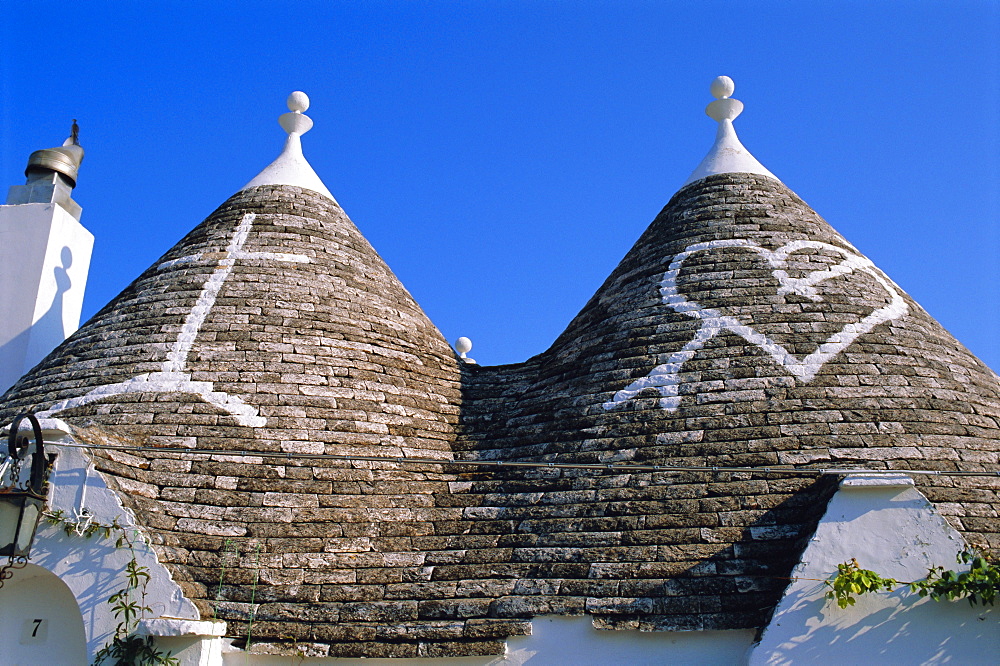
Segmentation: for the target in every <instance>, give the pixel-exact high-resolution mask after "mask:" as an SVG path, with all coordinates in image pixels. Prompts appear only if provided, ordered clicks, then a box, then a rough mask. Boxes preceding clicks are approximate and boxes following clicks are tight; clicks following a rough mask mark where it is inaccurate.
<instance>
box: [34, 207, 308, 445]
mask: <svg viewBox="0 0 1000 666" xmlns="http://www.w3.org/2000/svg"><path fill="white" fill-rule="evenodd" d="M255 217H256V216H255V215H254V214H253V213H247V214H246V215H244V216H243V219H241V220H240V223H239V224H238V225H237V227H236V231H235V233H234V234H233V237H232V239H230V241H229V245H228V246H227V247H226V250H225V251H224V252H222V253H220V255H221V258H220V259H219V263H218V266H217V267H216V268H215V270H214V271H213V272H212V275H211V276H209V278H208V281H207V282H206V283H205V285H204V287H202V290H201V294H199V296H198V300H197V302H196V303H195V305H194V307H192V308H191V311H190V312H189V313H188V315H187V317H186V318H185V319H184V324H183V325H182V326H181V330H180V333H179V334H178V336H177V340H176V342H174V344H173V345H172V346H171V348H170V351H168V352H167V358H166V360H165V361H163V363H162V365H161V367H160V372H150V373H146V374H142V375H137V376H135V377H132V378H131V379H127V380H125V381H123V382H117V383H115V384H105V385H103V386H98V387H97V388H95V389H93V390H91V391H90V392H89V393H86V394H85V395H82V396H79V397H76V398H68V399H66V400H62V401H60V402H57V403H56V404H54V405H52V406H51V407H50V408H49V409H47V410H45V411H43V412H39V413H38V414H37V416H38V417H39V418H47V417H50V416H52V415H54V414H56V413H57V412H61V411H64V410H67V409H72V408H73V407H79V406H81V405H86V404H88V403H91V402H95V401H97V400H102V399H104V398H108V397H111V396H115V395H122V394H125V393H192V394H195V395H198V396H201V398H202V399H204V400H205V402H208V403H210V404H212V405H215V406H216V407H219V408H220V409H223V410H225V411H226V412H228V413H229V414H231V415H232V416H233V417H234V418H235V419H236V422H237V423H239V424H240V425H244V426H263V425H265V424H266V423H267V419H266V418H264V417H263V416H260V414H258V412H257V409H256V408H255V407H253V406H252V405H248V404H246V403H245V402H243V400H242V399H240V398H239V397H237V396H234V395H229V394H228V393H224V392H222V391H215V390H213V389H214V386H213V384H212V382H205V381H198V382H196V381H192V379H191V375H190V374H189V373H188V372H187V362H188V356H189V355H190V353H191V348H192V346H193V345H194V341H195V338H197V337H198V333H199V331H201V327H202V325H203V324H204V323H205V319H206V318H207V317H208V313H209V312H211V310H212V306H213V305H215V300H216V298H217V297H218V295H219V292H220V291H221V290H222V285H223V283H225V281H226V278H228V277H229V274H230V273H232V271H233V267H234V266H235V265H236V261H237V260H238V259H270V260H272V261H287V262H293V263H309V262H310V261H311V260H310V259H309V257H307V256H305V255H302V254H285V253H280V252H247V251H245V250H243V245H244V244H245V243H246V240H247V236H249V234H250V229H251V227H252V225H253V221H254V219H255ZM209 258H214V256H213V255H211V254H210V255H203V254H200V253H199V254H193V255H189V256H186V257H181V258H180V259H173V260H171V261H165V262H163V263H162V264H160V265H159V266H157V267H156V268H157V270H161V271H162V270H166V269H168V268H171V267H173V266H176V265H178V264H186V263H193V262H197V261H201V260H202V259H209Z"/></svg>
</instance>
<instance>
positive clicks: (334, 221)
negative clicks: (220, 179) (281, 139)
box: [5, 185, 459, 456]
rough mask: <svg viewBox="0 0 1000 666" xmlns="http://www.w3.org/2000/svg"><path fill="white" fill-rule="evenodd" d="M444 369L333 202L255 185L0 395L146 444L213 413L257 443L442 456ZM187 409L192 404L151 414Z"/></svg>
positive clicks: (434, 340) (447, 400)
mask: <svg viewBox="0 0 1000 666" xmlns="http://www.w3.org/2000/svg"><path fill="white" fill-rule="evenodd" d="M458 377H459V371H458V362H457V360H456V359H455V355H454V353H453V352H452V351H451V348H450V347H449V346H448V344H447V342H446V341H445V340H444V338H443V337H442V336H441V334H440V333H439V332H438V330H437V329H436V328H435V327H434V325H433V324H431V323H430V321H429V320H428V319H427V318H426V316H425V315H424V313H423V312H422V311H421V310H420V308H419V306H417V304H416V303H415V302H414V301H413V298H412V297H411V296H410V294H409V293H408V292H407V291H406V290H405V289H404V288H403V286H402V285H401V284H400V283H399V281H398V280H397V279H396V277H395V276H394V275H393V274H392V272H391V271H390V270H389V268H388V267H387V266H386V265H385V264H384V262H383V261H382V260H381V258H380V257H379V256H378V254H377V253H376V252H375V251H374V250H373V249H372V248H371V246H370V245H369V244H368V242H367V241H366V240H365V239H364V238H363V237H362V235H361V233H360V232H359V231H358V230H357V228H356V227H355V226H354V225H353V223H351V221H350V220H349V219H348V218H347V216H346V215H345V214H344V213H343V211H342V210H341V209H340V207H339V206H338V205H337V204H336V203H335V202H334V201H332V200H330V199H329V198H327V197H324V196H321V195H318V194H316V193H314V192H311V191H310V190H304V189H301V188H296V187H291V186H287V185H265V186H260V187H254V188H250V189H248V190H244V191H241V192H239V193H237V194H236V195H234V196H233V197H231V198H230V199H229V200H228V201H226V202H225V203H224V204H223V205H222V206H220V207H219V209H218V210H216V211H215V212H214V213H213V214H212V215H211V216H209V217H208V219H206V220H205V221H204V222H202V223H201V224H200V225H198V226H197V227H196V228H195V229H194V230H193V231H192V232H191V233H190V234H188V235H187V236H186V237H185V238H184V239H183V240H181V241H180V242H179V243H177V244H176V245H175V246H174V247H173V248H172V249H171V250H170V251H169V252H167V253H166V254H165V255H164V256H163V257H161V258H160V259H159V260H158V261H157V262H156V263H155V264H154V265H153V266H151V267H150V268H149V269H148V270H147V271H146V272H144V273H143V274H142V275H141V276H140V277H139V278H138V279H136V280H135V282H133V283H132V284H131V285H130V286H129V287H128V288H127V289H126V290H125V291H124V292H122V293H121V294H120V295H119V296H118V297H117V298H115V299H114V300H113V301H112V302H111V303H109V304H108V305H107V306H106V307H105V308H104V309H102V310H101V311H100V312H99V313H97V314H96V315H95V316H94V317H93V318H92V319H91V320H90V321H89V322H87V323H86V324H85V325H84V326H82V327H81V328H80V330H79V331H78V332H77V333H75V334H74V335H73V336H72V337H71V338H69V339H68V340H67V341H66V342H65V343H63V344H62V345H61V346H60V347H59V348H58V349H57V350H56V351H54V352H53V353H52V354H51V355H50V356H49V357H47V358H46V359H45V361H43V362H42V363H41V364H40V365H39V366H38V367H36V368H35V369H33V370H32V372H30V373H29V374H27V375H26V376H25V377H23V378H22V379H21V380H20V381H19V382H18V383H17V384H16V385H15V386H14V387H13V388H12V389H11V390H10V391H9V392H8V394H7V395H6V397H5V405H6V409H7V410H8V411H9V410H13V409H34V410H37V411H38V412H39V413H40V415H41V416H43V417H44V416H49V415H52V416H58V417H60V418H63V417H65V418H74V417H77V418H79V417H91V418H95V419H97V420H98V421H99V422H100V423H102V424H104V425H115V426H122V427H123V429H124V431H125V432H127V433H129V434H130V435H132V436H141V437H144V438H146V439H148V440H149V441H151V442H153V443H157V444H179V443H180V444H183V443H190V444H196V443H197V440H198V438H199V437H201V436H207V437H213V438H216V437H218V436H219V430H218V427H220V426H221V427H224V428H226V430H227V432H226V436H227V438H229V439H230V440H231V443H232V438H237V439H246V440H247V441H248V442H251V441H252V442H260V444H257V445H254V446H252V447H251V448H261V449H262V450H270V451H289V452H295V451H298V450H299V449H302V448H303V447H305V448H307V449H309V450H310V451H311V452H317V451H320V450H321V449H322V442H317V440H316V437H315V435H314V432H317V431H326V432H330V433H338V435H337V437H336V441H337V442H338V444H340V445H350V446H353V447H354V448H355V450H357V451H359V452H360V451H371V450H372V449H371V448H370V447H375V448H376V449H377V450H378V451H379V452H381V453H383V454H391V453H393V452H395V453H396V454H397V455H399V454H401V453H402V452H403V451H407V452H411V453H413V452H419V453H420V454H421V455H431V456H447V455H448V453H447V452H448V449H449V445H448V440H449V439H450V437H451V436H452V429H453V426H452V424H453V423H454V421H455V419H456V415H457V411H458V406H457V400H458V381H459V379H458ZM192 412H193V413H198V414H202V415H203V416H201V417H200V419H193V418H188V419H186V422H185V423H183V424H182V423H176V424H174V425H173V426H171V425H168V424H167V423H166V421H167V416H166V415H177V414H185V413H192ZM173 420H176V419H173ZM198 420H200V425H201V426H204V428H203V429H199V428H198V427H196V424H195V423H194V421H198ZM296 433H298V434H296ZM320 452H321V451H320Z"/></svg>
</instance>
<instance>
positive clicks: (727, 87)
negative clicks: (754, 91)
mask: <svg viewBox="0 0 1000 666" xmlns="http://www.w3.org/2000/svg"><path fill="white" fill-rule="evenodd" d="M709 90H711V92H712V97H714V98H715V99H725V98H727V97H732V95H733V92H735V91H736V84H735V83H733V80H732V79H731V78H729V77H728V76H717V77H715V80H714V81H712V85H711V87H710V88H709Z"/></svg>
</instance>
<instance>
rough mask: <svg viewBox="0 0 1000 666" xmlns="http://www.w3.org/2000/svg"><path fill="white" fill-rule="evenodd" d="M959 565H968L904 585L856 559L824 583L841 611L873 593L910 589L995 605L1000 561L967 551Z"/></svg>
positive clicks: (933, 596) (931, 572) (938, 570)
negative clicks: (962, 569)
mask: <svg viewBox="0 0 1000 666" xmlns="http://www.w3.org/2000/svg"><path fill="white" fill-rule="evenodd" d="M957 559H958V562H959V563H960V564H966V565H968V566H969V570H968V571H964V572H961V573H960V572H957V571H953V570H946V569H945V568H944V567H940V566H938V567H931V568H930V569H929V570H928V571H927V576H926V577H925V578H922V579H920V580H915V581H910V582H903V581H899V580H896V579H895V578H885V577H883V576H881V575H879V574H877V573H875V572H874V571H872V570H870V569H862V568H861V565H859V564H858V561H857V560H856V559H851V561H850V562H844V563H843V564H838V565H837V575H836V576H834V577H833V578H832V579H830V580H828V581H825V584H826V586H827V587H828V588H830V589H829V591H827V593H826V598H827V599H835V600H836V601H837V605H838V606H840V607H841V608H847V607H848V606H853V605H854V604H855V602H856V601H857V599H856V596H857V595H861V594H869V593H871V592H879V591H885V592H891V591H893V590H895V589H898V588H901V587H904V588H908V589H909V592H910V593H911V594H917V595H919V596H921V597H928V596H929V597H930V598H931V599H934V600H935V601H940V600H942V599H947V600H949V601H954V600H956V599H968V600H969V604H970V605H972V606H975V605H976V604H983V605H987V604H988V605H993V604H994V603H995V602H996V600H997V598H998V597H1000V562H998V561H997V559H996V558H995V557H991V556H990V555H989V553H984V552H980V551H977V550H972V549H967V550H963V551H962V552H961V553H959V554H958V558H957Z"/></svg>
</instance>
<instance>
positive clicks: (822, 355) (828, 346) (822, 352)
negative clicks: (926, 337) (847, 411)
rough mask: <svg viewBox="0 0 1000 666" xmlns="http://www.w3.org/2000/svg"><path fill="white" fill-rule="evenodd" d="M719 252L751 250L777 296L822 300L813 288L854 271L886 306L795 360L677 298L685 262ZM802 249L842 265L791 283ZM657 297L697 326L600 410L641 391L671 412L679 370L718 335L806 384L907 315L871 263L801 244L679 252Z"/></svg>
mask: <svg viewBox="0 0 1000 666" xmlns="http://www.w3.org/2000/svg"><path fill="white" fill-rule="evenodd" d="M720 247H743V248H747V249H748V250H753V251H754V252H756V253H757V254H759V255H760V256H761V257H763V258H764V259H765V260H766V261H767V263H768V264H769V265H770V266H771V271H772V273H773V275H774V277H775V279H777V281H778V283H779V284H780V285H781V286H780V287H779V288H778V294H789V293H794V294H798V295H800V296H804V297H806V298H808V299H810V300H812V301H814V302H820V301H822V300H823V299H822V297H821V296H820V295H819V293H818V292H817V290H816V285H817V284H819V283H821V282H823V281H825V280H829V279H831V278H835V277H838V276H841V275H846V274H848V273H852V272H854V271H864V272H865V273H867V274H868V275H870V276H872V277H873V278H874V279H875V281H876V282H878V283H879V284H880V285H881V286H882V288H884V289H885V290H886V292H888V294H889V296H890V301H889V303H887V304H886V305H884V306H882V307H881V308H878V309H876V310H874V311H873V312H871V313H870V314H869V315H868V316H866V317H863V318H862V319H861V320H860V321H857V322H854V323H848V324H845V325H844V327H843V328H842V329H840V330H839V331H837V332H835V333H833V334H832V335H831V336H830V337H828V338H827V339H826V340H825V341H824V342H823V343H822V344H820V345H819V347H817V348H816V351H814V352H812V353H811V354H809V355H808V356H806V357H805V358H803V359H802V360H799V359H798V358H796V357H795V356H793V355H792V354H790V353H789V352H788V350H787V349H785V348H784V347H783V346H782V345H781V344H779V343H777V342H775V341H774V340H772V339H770V338H769V337H767V336H766V335H764V334H762V333H760V332H759V331H757V330H755V329H754V328H753V327H752V326H748V325H746V324H744V323H742V322H740V321H739V320H738V319H737V318H735V317H731V316H728V315H724V314H722V313H721V312H719V311H718V310H715V309H712V308H706V307H703V306H701V305H699V304H698V303H696V302H694V301H691V300H689V299H688V298H687V297H686V296H685V295H683V294H681V293H680V291H679V290H678V288H677V277H678V276H679V275H680V272H681V268H683V266H684V262H685V261H686V260H687V258H688V257H690V256H691V255H692V254H694V253H696V252H704V251H710V250H712V249H715V248H720ZM804 249H822V250H829V251H832V252H836V253H839V254H840V255H842V256H843V257H844V260H843V261H841V262H840V263H838V264H835V265H834V266H832V267H830V268H827V269H825V270H818V271H813V272H811V273H807V274H806V275H805V276H803V277H798V278H793V277H791V276H789V275H788V273H787V272H786V271H785V267H786V266H787V263H786V262H787V259H788V256H789V255H791V254H792V253H794V252H798V251H799V250H804ZM660 297H661V298H662V299H663V303H664V305H667V306H668V307H670V308H671V309H673V310H675V311H676V312H680V313H681V314H684V315H687V316H688V317H692V318H694V319H699V320H701V322H702V323H701V327H700V328H699V329H698V330H697V331H696V332H695V334H694V337H693V338H692V339H691V340H690V341H689V342H688V343H687V344H686V345H684V346H683V347H682V348H681V349H679V350H677V351H675V352H673V353H672V354H671V355H670V357H669V358H668V359H667V361H666V363H661V364H660V365H658V366H656V367H655V368H653V369H652V370H650V371H649V374H647V375H646V376H645V377H641V378H639V379H637V380H635V381H634V382H632V383H631V384H629V385H628V386H626V387H625V388H623V389H622V390H620V391H618V392H617V393H615V396H614V398H612V399H611V400H609V401H608V402H605V403H604V409H605V410H610V409H615V408H616V407H620V406H621V405H622V404H624V403H625V402H626V401H627V400H629V399H630V398H634V397H635V396H637V395H639V393H641V392H642V391H644V390H645V389H649V388H654V389H656V390H657V391H658V392H659V393H660V396H661V397H660V407H661V408H662V409H665V410H667V411H670V412H672V411H676V409H677V408H678V407H679V406H680V402H681V398H680V395H679V394H678V391H679V388H680V374H679V373H680V371H681V368H682V367H683V365H684V363H686V362H687V361H689V360H691V358H693V357H694V355H695V353H696V352H697V351H698V350H699V349H701V348H702V347H704V346H705V345H706V344H707V343H708V342H709V341H710V340H711V339H712V338H714V337H715V336H716V335H719V334H720V333H722V332H723V331H729V332H731V333H735V334H736V335H739V336H740V337H742V338H743V339H744V340H746V341H747V342H749V343H751V344H754V345H757V346H758V347H760V349H762V350H763V351H765V352H767V353H768V354H769V355H770V356H771V358H772V359H774V361H775V362H776V363H778V364H779V365H781V366H782V367H783V368H785V370H787V371H788V373H789V374H791V375H792V376H793V377H795V378H796V379H797V380H798V381H801V382H803V383H808V382H810V381H812V379H813V378H814V377H815V376H816V374H817V373H818V372H819V371H820V369H821V368H822V367H823V366H824V365H825V364H826V363H827V362H828V361H830V360H831V359H832V358H833V357H835V356H836V355H837V354H839V353H840V352H842V351H844V350H845V349H847V347H849V346H850V345H851V343H852V342H854V341H855V340H856V339H857V338H858V337H859V336H861V335H864V334H865V333H868V332H869V331H871V330H872V329H873V328H875V327H876V326H878V325H879V324H881V323H884V322H887V321H890V320H892V319H896V318H898V317H901V316H903V315H904V314H906V312H907V311H908V310H909V306H907V304H906V301H905V300H903V296H902V294H900V293H899V290H898V289H897V288H896V287H895V285H894V284H893V283H892V282H891V281H890V280H889V279H888V278H886V277H885V276H884V275H883V274H882V273H881V271H879V270H878V269H877V268H876V267H875V265H874V264H873V263H872V262H871V260H869V259H866V258H865V257H862V256H859V255H856V254H852V253H850V252H848V251H847V250H845V249H843V248H840V247H837V246H835V245H830V244H828V243H821V242H819V241H805V240H801V241H793V242H791V243H787V244H785V245H783V246H781V247H780V248H778V249H777V250H774V251H771V250H767V249H765V248H762V247H760V246H759V245H755V244H753V243H752V242H750V241H748V240H744V239H733V240H718V241H709V242H707V243H696V244H694V245H690V246H688V247H687V248H685V249H684V251H683V252H680V253H678V254H677V255H676V256H674V258H673V260H672V261H671V262H670V266H669V267H668V268H667V271H666V272H665V273H664V274H663V278H662V279H661V281H660Z"/></svg>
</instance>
